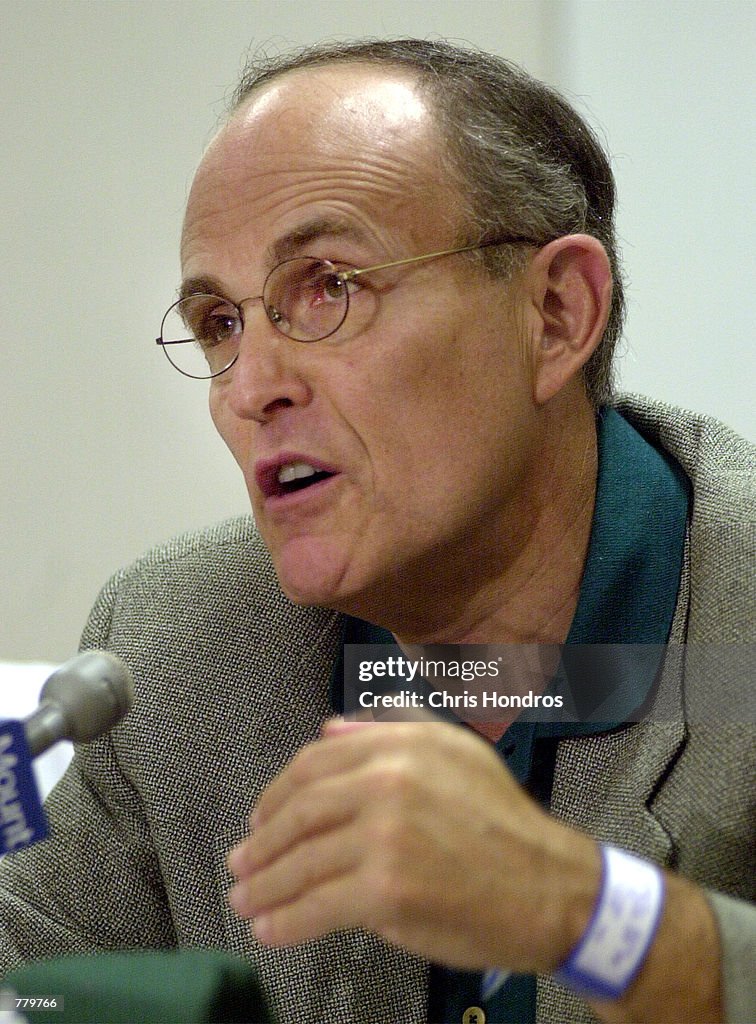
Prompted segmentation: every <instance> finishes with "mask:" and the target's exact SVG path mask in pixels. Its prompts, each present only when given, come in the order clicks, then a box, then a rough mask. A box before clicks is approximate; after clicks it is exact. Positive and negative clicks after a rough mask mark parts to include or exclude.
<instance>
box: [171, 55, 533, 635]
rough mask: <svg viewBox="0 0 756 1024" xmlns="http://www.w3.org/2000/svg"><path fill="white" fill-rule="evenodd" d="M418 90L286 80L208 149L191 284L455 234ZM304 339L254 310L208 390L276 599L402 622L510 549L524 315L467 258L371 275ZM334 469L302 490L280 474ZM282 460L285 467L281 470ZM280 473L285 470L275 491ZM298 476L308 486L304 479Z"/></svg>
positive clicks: (367, 261)
mask: <svg viewBox="0 0 756 1024" xmlns="http://www.w3.org/2000/svg"><path fill="white" fill-rule="evenodd" d="M441 165H442V160H441V153H440V148H439V145H438V143H437V140H436V135H435V128H434V126H433V124H432V121H431V118H430V116H429V113H428V110H427V109H426V106H425V103H424V100H423V99H422V98H421V95H420V94H419V93H418V91H417V89H416V88H415V87H414V85H413V84H412V81H411V80H410V79H408V78H406V77H405V76H403V75H402V74H400V73H392V72H387V71H385V70H375V69H372V68H369V67H364V66H357V65H355V66H346V67H338V68H324V69H319V70H317V71H309V72H297V73H294V74H290V75H288V76H285V77H284V78H282V79H280V80H279V81H278V82H275V83H273V84H272V85H271V86H269V87H267V88H266V89H265V90H263V91H262V92H261V93H259V94H257V95H255V96H254V97H253V99H252V100H251V102H249V103H248V104H247V105H246V106H245V107H244V108H243V109H242V110H241V111H239V112H238V113H237V114H236V115H235V117H234V119H233V120H232V122H231V123H230V125H228V126H227V127H226V128H224V129H223V131H222V132H221V133H220V135H219V136H218V137H217V138H216V139H215V140H214V142H213V144H212V145H211V147H210V149H209V150H208V152H207V154H206V156H205V158H204V160H203V163H202V165H201V167H200V170H199V172H198V174H197V177H196V179H195V182H194V186H193V188H192V192H191V196H190V199H189V204H188V209H187V214H186V221H185V226H184V235H183V241H182V264H183V273H184V278H185V279H188V278H205V279H207V278H210V279H211V280H212V282H213V290H214V291H216V292H220V293H221V294H223V295H225V296H227V297H229V298H231V299H232V300H234V301H236V302H240V301H241V300H243V299H245V298H246V297H248V296H258V295H260V292H261V291H262V285H263V281H264V280H265V277H266V274H267V273H268V271H269V270H270V269H271V267H272V266H273V265H275V264H276V263H277V262H279V261H280V260H281V259H283V258H286V257H289V256H291V257H294V256H304V255H306V256H315V257H319V258H322V259H329V260H332V261H334V262H339V263H346V264H350V265H352V266H354V267H369V266H372V265H375V264H381V263H384V262H389V261H391V260H398V259H401V258H404V257H411V256H416V255H420V254H422V253H427V252H433V251H437V250H440V249H444V248H450V247H452V246H454V244H455V243H457V242H458V241H459V239H460V235H461V234H463V225H464V218H463V213H462V209H461V204H460V202H459V199H458V197H457V196H456V194H455V191H454V189H453V187H452V186H451V185H450V184H449V183H448V180H446V179H445V178H444V174H443V171H442V169H441ZM360 281H361V283H360V285H359V287H357V288H356V289H355V290H354V291H353V294H352V295H351V297H350V302H351V305H350V313H349V316H348V317H347V320H346V322H345V323H344V325H343V326H342V327H341V328H340V329H339V330H338V331H337V332H336V333H335V334H334V335H333V336H332V337H330V338H327V339H325V340H322V341H319V342H315V343H312V344H301V343H297V342H295V341H291V340H289V339H287V338H286V337H284V336H282V335H281V334H280V333H278V332H277V331H276V329H275V328H274V327H273V326H272V324H271V323H270V322H269V321H268V320H267V318H266V315H265V313H264V311H263V309H262V306H261V304H260V303H259V302H248V303H246V304H245V306H244V310H245V320H246V323H245V331H244V336H243V338H242V342H241V349H240V354H239V358H238V361H237V363H236V364H235V365H234V366H233V367H232V369H231V370H230V371H228V372H226V373H225V374H223V375H222V376H220V377H217V378H215V379H214V380H213V381H212V383H211V385H210V409H211V414H212V417H213V420H214V422H215V425H216V427H217V429H218V430H219V432H220V433H221V435H222V437H223V438H224V440H225V442H226V444H227V445H228V446H229V448H230V450H231V451H232V453H233V455H234V457H235V458H236V460H237V462H238V464H239V466H240V467H241V470H242V472H243V474H244V478H245V481H246V484H247V488H248V491H249V495H250V498H251V501H252V507H253V511H254V515H255V518H256V521H257V524H258V527H259V529H260V532H261V534H262V536H263V539H264V541H265V543H266V545H267V546H268V548H269V549H270V551H271V554H272V557H273V560H274V563H275V566H276V569H277V572H278V575H279V578H280V581H281V586H282V588H283V590H284V592H285V593H286V594H287V595H288V596H289V597H290V598H292V599H293V600H294V601H297V602H300V603H307V604H318V605H324V606H330V607H334V608H338V609H340V610H345V611H349V612H351V613H353V614H356V615H362V616H363V617H366V618H369V619H371V620H372V621H377V622H381V623H383V624H385V625H388V626H389V627H390V628H395V629H396V630H398V629H401V628H404V626H402V623H404V624H405V625H406V628H408V629H409V630H410V631H411V630H412V627H411V625H410V624H411V623H412V622H413V621H414V620H417V621H419V617H422V613H421V607H420V606H421V604H423V603H424V605H425V606H426V607H427V606H429V605H433V604H434V603H438V604H439V605H440V606H443V603H444V601H445V600H447V599H449V600H451V598H452V592H453V591H454V590H455V589H459V588H460V587H462V588H463V587H464V586H465V585H466V582H465V581H466V579H467V577H468V576H469V575H470V571H471V562H472V563H475V575H476V577H477V578H478V580H479V581H480V579H481V577H485V575H486V573H488V572H490V573H491V574H492V575H495V573H496V572H497V571H498V569H499V566H498V561H499V560H500V559H501V558H503V557H505V555H504V552H508V553H507V555H506V557H511V554H512V551H511V549H510V545H509V540H510V539H511V538H512V537H513V536H514V535H515V534H516V533H517V532H518V529H520V527H521V523H520V522H519V521H518V516H519V517H520V518H521V517H522V514H523V511H524V509H526V508H527V504H528V501H527V497H526V496H525V491H526V490H527V483H526V481H527V479H528V469H529V466H530V465H531V464H532V462H533V460H534V458H535V449H536V447H537V427H536V424H537V416H536V411H535V409H534V406H533V402H532V397H531V394H532V387H531V375H532V366H531V357H530V354H529V353H530V343H529V341H528V339H527V334H528V328H527V320H528V317H527V313H526V312H525V309H524V306H525V304H524V303H523V301H522V299H521V298H517V286H516V284H514V283H513V284H510V285H506V284H503V283H502V282H501V281H495V280H493V279H491V278H490V277H489V276H488V275H487V274H486V273H485V272H484V271H483V270H482V269H481V268H480V267H479V266H476V265H475V263H474V262H471V261H470V259H469V257H466V256H450V257H446V258H444V259H441V260H438V261H436V260H433V261H430V262H428V263H420V264H417V265H414V266H413V265H410V266H408V267H404V268H398V269H395V270H387V271H382V272H378V273H375V274H373V275H366V277H365V279H360ZM296 465H299V466H312V467H313V468H314V469H315V470H317V471H319V473H320V471H323V472H324V473H327V475H322V476H321V475H318V476H316V477H315V482H313V483H311V484H310V485H309V486H305V487H302V488H301V489H296V490H295V489H292V486H291V485H290V484H286V482H285V479H286V477H287V476H291V475H292V472H291V471H290V467H292V466H296ZM287 470H289V471H287ZM282 481H283V482H282ZM295 486H297V487H298V486H299V485H295Z"/></svg>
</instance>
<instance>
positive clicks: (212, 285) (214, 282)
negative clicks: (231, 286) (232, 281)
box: [178, 277, 228, 299]
mask: <svg viewBox="0 0 756 1024" xmlns="http://www.w3.org/2000/svg"><path fill="white" fill-rule="evenodd" d="M203 294H204V295H217V296H219V297H220V298H221V299H225V298H228V296H227V295H226V293H225V291H224V289H223V285H222V284H221V283H220V281H219V280H218V278H217V277H187V278H186V280H185V281H182V282H181V285H180V287H179V290H178V297H179V299H186V298H188V297H189V296H190V295H203Z"/></svg>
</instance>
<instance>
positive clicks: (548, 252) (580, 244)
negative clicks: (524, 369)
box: [527, 235, 612, 405]
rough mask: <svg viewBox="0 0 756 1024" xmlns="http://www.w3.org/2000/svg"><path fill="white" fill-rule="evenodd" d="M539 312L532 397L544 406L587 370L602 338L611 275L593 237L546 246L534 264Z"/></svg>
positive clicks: (530, 276)
mask: <svg viewBox="0 0 756 1024" xmlns="http://www.w3.org/2000/svg"><path fill="white" fill-rule="evenodd" d="M528 269H529V273H528V275H527V276H528V279H529V284H530V288H531V292H530V295H531V300H532V303H533V307H534V308H535V311H536V315H537V318H536V324H537V328H536V332H535V335H534V336H533V341H534V350H533V353H532V355H533V370H534V373H533V398H534V400H535V402H536V403H537V404H538V405H543V404H545V403H546V402H548V401H549V399H550V398H553V397H554V395H556V394H558V392H559V391H561V389H562V388H563V387H564V386H565V385H566V384H567V383H568V382H569V381H571V380H572V379H573V378H574V377H575V376H576V375H577V374H578V373H579V372H580V370H581V368H582V367H583V366H584V365H585V363H586V362H587V361H588V359H589V358H590V357H591V355H592V354H593V352H594V350H595V349H596V346H597V345H598V344H599V342H600V341H601V338H602V337H603V334H604V330H605V328H606V323H607V320H608V317H609V308H610V304H611V299H612V272H611V269H610V267H609V259H608V257H607V255H606V251H605V250H604V247H603V245H602V244H601V242H599V241H598V239H596V238H593V237H592V236H591V235H566V236H565V237H564V238H557V239H556V240H555V241H553V242H549V244H548V245H545V246H544V247H543V249H541V250H540V251H539V252H538V253H537V254H536V256H535V258H534V259H533V262H532V263H531V264H530V267H529V268H528Z"/></svg>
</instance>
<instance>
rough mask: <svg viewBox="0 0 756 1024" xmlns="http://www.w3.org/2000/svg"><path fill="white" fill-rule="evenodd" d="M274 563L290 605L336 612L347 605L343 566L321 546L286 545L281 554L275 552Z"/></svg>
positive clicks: (290, 543)
mask: <svg viewBox="0 0 756 1024" xmlns="http://www.w3.org/2000/svg"><path fill="white" fill-rule="evenodd" d="M273 564H274V566H275V569H276V574H277V575H278V582H279V585H280V587H281V590H282V591H283V592H284V594H285V595H286V597H287V598H288V599H289V600H290V601H291V602H292V603H293V604H297V605H317V606H319V607H321V608H333V609H336V610H338V611H342V610H344V605H345V603H347V604H348V602H349V595H348V591H349V589H350V588H349V587H348V586H346V585H345V576H346V566H345V565H343V564H342V563H341V562H339V561H337V559H336V558H335V557H332V556H329V552H328V551H327V550H324V548H323V547H322V546H321V545H318V546H317V547H313V546H312V544H311V543H309V544H308V543H302V542H301V541H300V542H299V543H296V542H289V543H288V544H287V545H286V547H285V548H284V549H283V550H282V551H277V552H274V554H273Z"/></svg>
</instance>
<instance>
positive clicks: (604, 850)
mask: <svg viewBox="0 0 756 1024" xmlns="http://www.w3.org/2000/svg"><path fill="white" fill-rule="evenodd" d="M601 858H602V877H601V888H600V889H599V894H598V899H597V900H596V906H595V907H594V909H593V915H592V917H591V920H590V921H589V922H588V927H587V928H586V930H585V932H584V933H583V937H582V938H581V939H580V941H579V942H578V944H577V946H576V947H575V948H574V949H573V951H572V952H571V953H570V955H569V956H568V957H567V960H566V961H565V962H564V963H563V964H562V966H561V967H560V968H559V969H558V970H557V971H556V972H555V973H554V980H555V981H558V982H559V983H560V984H561V985H565V986H566V987H567V988H569V989H571V990H572V991H573V992H575V993H576V994H577V995H579V996H582V997H583V998H586V999H619V997H620V996H621V995H623V993H624V992H625V991H626V990H627V989H628V988H629V987H630V984H631V983H632V981H633V980H634V978H635V976H636V975H637V974H638V971H639V970H640V969H641V967H642V965H643V962H644V960H645V959H646V956H647V954H648V950H649V948H650V946H651V943H652V942H653V940H654V936H655V934H656V929H657V927H658V925H659V921H660V919H661V916H662V911H663V909H664V876H663V874H662V872H661V870H660V869H659V868H658V867H657V866H656V865H655V864H650V863H649V862H648V861H645V860H641V859H640V857H635V856H634V855H633V854H631V853H626V852H625V851H624V850H619V849H617V847H615V846H605V845H602V847H601Z"/></svg>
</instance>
